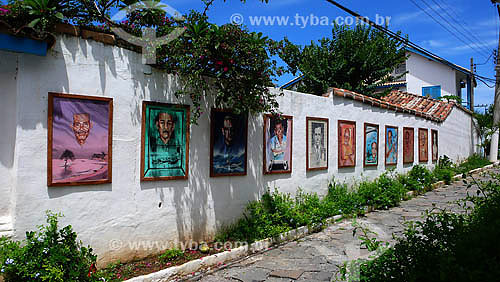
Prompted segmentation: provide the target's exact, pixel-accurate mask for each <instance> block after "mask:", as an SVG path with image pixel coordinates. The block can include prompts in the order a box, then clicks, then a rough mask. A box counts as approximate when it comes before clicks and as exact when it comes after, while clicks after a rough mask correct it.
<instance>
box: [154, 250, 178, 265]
mask: <svg viewBox="0 0 500 282" xmlns="http://www.w3.org/2000/svg"><path fill="white" fill-rule="evenodd" d="M183 255H184V252H183V251H182V250H179V249H170V250H166V251H165V252H164V253H163V254H161V255H160V256H159V257H158V258H159V259H160V261H161V262H162V263H167V262H169V261H172V260H175V259H176V258H180V257H182V256H183Z"/></svg>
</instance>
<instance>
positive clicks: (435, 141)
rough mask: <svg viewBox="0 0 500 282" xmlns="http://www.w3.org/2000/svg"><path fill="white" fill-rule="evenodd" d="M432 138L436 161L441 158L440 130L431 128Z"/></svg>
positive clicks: (433, 154) (433, 156)
mask: <svg viewBox="0 0 500 282" xmlns="http://www.w3.org/2000/svg"><path fill="white" fill-rule="evenodd" d="M431 139H432V161H433V162H435V161H437V160H438V158H439V147H438V131H437V130H434V129H433V130H431Z"/></svg>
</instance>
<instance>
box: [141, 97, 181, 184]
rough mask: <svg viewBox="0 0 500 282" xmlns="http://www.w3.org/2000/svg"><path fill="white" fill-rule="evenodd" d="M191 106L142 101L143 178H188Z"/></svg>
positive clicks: (152, 179) (144, 179) (143, 179)
mask: <svg viewBox="0 0 500 282" xmlns="http://www.w3.org/2000/svg"><path fill="white" fill-rule="evenodd" d="M189 110H190V109H189V106H186V105H176V104H164V103H157V102H147V101H143V102H142V138H141V180H142V181H157V180H176V179H187V178H188V170H189V113H190V112H189Z"/></svg>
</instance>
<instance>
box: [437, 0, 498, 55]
mask: <svg viewBox="0 0 500 282" xmlns="http://www.w3.org/2000/svg"><path fill="white" fill-rule="evenodd" d="M432 1H433V2H434V3H436V4H437V5H438V6H439V8H441V10H443V11H444V12H445V13H446V14H447V15H448V16H449V17H450V18H451V19H452V20H453V21H454V22H456V23H457V24H458V25H459V26H461V27H462V29H463V30H464V31H465V32H467V34H469V36H471V37H473V39H475V40H476V41H477V42H479V43H481V44H483V45H484V46H487V45H488V44H487V43H486V42H484V41H483V40H481V39H479V38H478V37H477V36H476V35H475V34H474V32H472V31H471V30H470V29H469V28H468V27H467V24H466V23H465V22H464V21H463V20H462V21H460V22H459V20H458V19H460V16H459V15H458V13H457V12H456V11H455V10H454V9H453V6H450V5H449V4H447V3H445V1H444V0H441V2H442V3H443V5H444V6H446V7H447V8H448V9H445V8H443V7H442V6H441V5H440V4H439V2H437V1H436V0H432ZM448 11H449V12H451V13H453V15H451V14H450V13H449V12H448ZM495 19H496V18H495ZM497 31H498V30H497ZM497 38H498V36H497ZM472 41H474V40H472ZM483 48H485V50H488V53H489V52H490V49H488V48H487V47H483Z"/></svg>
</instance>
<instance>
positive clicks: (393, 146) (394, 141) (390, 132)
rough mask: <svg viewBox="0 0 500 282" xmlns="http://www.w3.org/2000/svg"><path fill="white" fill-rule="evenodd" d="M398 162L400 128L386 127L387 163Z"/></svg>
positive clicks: (395, 163) (393, 163)
mask: <svg viewBox="0 0 500 282" xmlns="http://www.w3.org/2000/svg"><path fill="white" fill-rule="evenodd" d="M397 164H398V128H397V127H395V126H388V125H387V126H386V127H385V165H397Z"/></svg>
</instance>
